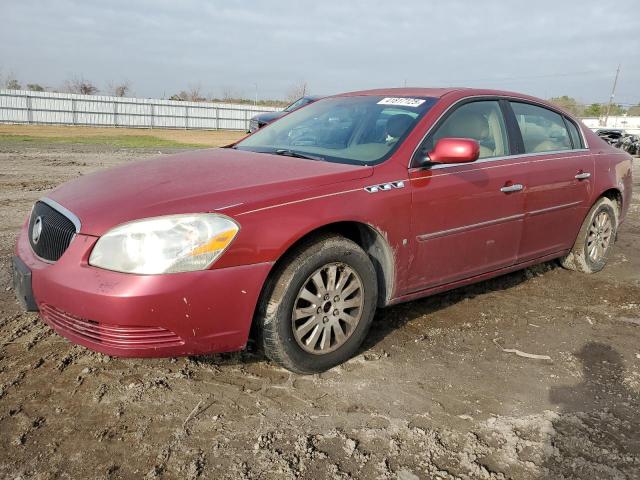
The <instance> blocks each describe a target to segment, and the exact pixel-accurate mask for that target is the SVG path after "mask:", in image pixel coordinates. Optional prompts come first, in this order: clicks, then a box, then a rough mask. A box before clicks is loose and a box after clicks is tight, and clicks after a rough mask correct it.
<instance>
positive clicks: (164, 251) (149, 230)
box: [89, 213, 240, 274]
mask: <svg viewBox="0 0 640 480" xmlns="http://www.w3.org/2000/svg"><path fill="white" fill-rule="evenodd" d="M239 229H240V227H239V226H238V224H237V223H236V222H234V221H233V220H231V219H230V218H228V217H225V216H223V215H218V214H213V213H211V214H210V213H205V214H194V215H168V216H166V217H154V218H146V219H144V220H136V221H133V222H129V223H124V224H122V225H119V226H117V227H115V228H113V229H112V230H109V231H108V232H107V233H106V234H104V235H103V236H102V237H100V238H99V239H98V241H97V242H96V245H95V247H94V248H93V251H92V252H91V256H90V257H89V264H91V265H93V266H94V267H100V268H104V269H107V270H115V271H116V272H125V273H140V274H158V273H177V272H191V271H194V270H204V269H206V268H208V267H209V266H210V265H211V264H212V263H213V262H214V261H215V260H216V259H217V258H218V257H219V256H220V255H222V253H223V252H224V251H225V250H226V248H227V247H228V246H229V245H230V244H231V242H232V241H233V239H234V237H235V236H236V234H237V233H238V230H239Z"/></svg>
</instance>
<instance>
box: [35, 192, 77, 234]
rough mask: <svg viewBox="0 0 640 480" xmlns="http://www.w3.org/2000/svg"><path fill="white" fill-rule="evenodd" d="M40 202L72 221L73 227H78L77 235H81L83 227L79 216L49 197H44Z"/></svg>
mask: <svg viewBox="0 0 640 480" xmlns="http://www.w3.org/2000/svg"><path fill="white" fill-rule="evenodd" d="M38 201H39V202H42V203H46V204H47V205H49V206H50V207H51V208H53V209H54V210H57V211H58V212H60V213H61V214H62V215H64V216H65V217H67V218H68V219H69V220H71V223H73V225H74V226H75V227H76V233H80V227H81V226H82V223H80V219H79V218H78V216H77V215H76V214H75V213H73V212H72V211H71V210H69V209H68V208H66V207H63V206H62V205H60V204H59V203H58V202H56V201H55V200H51V199H50V198H47V197H42V198H40V199H39V200H38Z"/></svg>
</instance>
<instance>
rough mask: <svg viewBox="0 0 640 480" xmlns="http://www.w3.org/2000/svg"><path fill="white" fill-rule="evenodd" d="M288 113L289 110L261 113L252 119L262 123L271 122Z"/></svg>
mask: <svg viewBox="0 0 640 480" xmlns="http://www.w3.org/2000/svg"><path fill="white" fill-rule="evenodd" d="M287 113H288V112H285V111H279V112H267V113H261V114H260V115H256V116H255V117H253V119H252V120H257V121H259V122H262V123H269V122H273V121H274V120H277V119H278V118H280V117H283V116H284V115H286V114H287Z"/></svg>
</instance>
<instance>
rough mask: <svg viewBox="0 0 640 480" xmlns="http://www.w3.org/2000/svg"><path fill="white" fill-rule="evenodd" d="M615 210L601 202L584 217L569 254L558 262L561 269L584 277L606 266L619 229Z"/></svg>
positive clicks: (613, 206)
mask: <svg viewBox="0 0 640 480" xmlns="http://www.w3.org/2000/svg"><path fill="white" fill-rule="evenodd" d="M617 212H618V209H617V208H616V205H615V204H614V203H613V202H612V201H611V200H609V199H608V198H605V197H603V198H600V199H599V200H598V201H597V202H596V203H595V204H594V205H593V207H592V208H591V210H590V211H589V213H588V214H587V216H586V218H585V219H584V222H583V224H582V228H581V229H580V233H578V238H577V239H576V243H575V244H574V246H573V249H572V250H571V252H569V254H568V255H567V256H565V257H563V258H561V259H560V263H561V264H562V266H563V267H564V268H567V269H569V270H576V271H579V272H584V273H595V272H599V271H600V270H602V269H603V268H604V266H605V265H606V264H607V260H608V259H609V255H610V254H611V250H612V249H613V244H614V242H615V238H616V233H617V227H618V215H617Z"/></svg>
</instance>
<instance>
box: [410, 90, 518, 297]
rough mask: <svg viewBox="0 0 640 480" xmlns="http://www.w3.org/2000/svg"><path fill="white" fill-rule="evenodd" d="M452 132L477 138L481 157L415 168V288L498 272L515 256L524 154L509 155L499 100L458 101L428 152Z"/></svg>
mask: <svg viewBox="0 0 640 480" xmlns="http://www.w3.org/2000/svg"><path fill="white" fill-rule="evenodd" d="M446 137H458V138H471V139H474V140H477V141H478V142H479V143H480V159H478V160H477V161H476V162H473V163H466V164H440V165H438V164H431V165H430V166H427V167H423V168H412V169H410V171H409V178H410V182H411V193H412V212H411V217H412V218H411V226H412V239H411V240H412V242H414V249H413V251H414V256H413V258H412V261H411V264H410V267H409V281H408V287H409V290H410V291H418V290H422V289H425V288H430V287H435V286H438V285H443V284H447V283H451V282H455V281H457V280H461V279H464V278H469V277H473V276H475V275H479V274H482V273H485V272H489V271H493V270H498V269H500V268H502V267H506V266H509V265H513V264H514V263H515V262H516V260H517V254H518V247H519V244H520V238H521V234H522V225H523V218H524V193H523V188H524V187H523V184H524V181H525V176H526V165H523V162H526V160H523V159H519V158H514V157H511V156H510V153H511V145H510V141H509V137H510V136H509V135H508V134H507V124H506V122H505V119H504V114H503V107H502V106H501V104H500V101H499V100H497V99H493V100H473V101H468V102H466V103H464V104H462V105H460V106H458V107H454V108H453V109H452V111H451V113H449V114H448V115H447V116H445V117H443V119H442V120H440V121H439V122H438V123H437V124H436V125H435V127H434V128H433V131H432V132H431V133H430V134H429V135H428V136H427V138H426V140H425V142H424V143H423V145H422V146H421V149H422V151H426V152H428V151H430V150H431V149H432V148H433V146H434V145H435V142H437V141H438V140H439V139H440V138H446Z"/></svg>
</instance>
